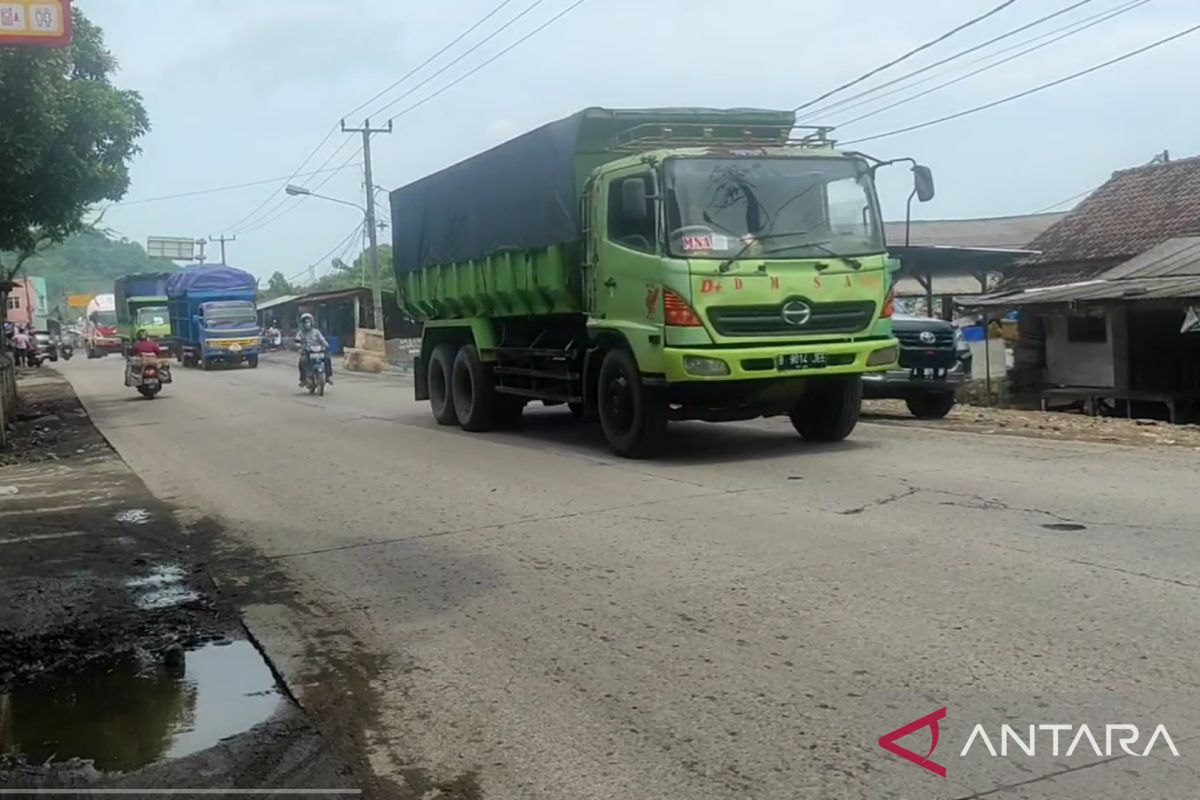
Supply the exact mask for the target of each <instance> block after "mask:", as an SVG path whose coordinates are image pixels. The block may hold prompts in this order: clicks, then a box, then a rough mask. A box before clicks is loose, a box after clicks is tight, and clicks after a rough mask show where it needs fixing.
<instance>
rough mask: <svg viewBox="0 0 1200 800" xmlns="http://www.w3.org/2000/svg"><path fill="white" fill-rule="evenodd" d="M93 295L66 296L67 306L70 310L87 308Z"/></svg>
mask: <svg viewBox="0 0 1200 800" xmlns="http://www.w3.org/2000/svg"><path fill="white" fill-rule="evenodd" d="M95 296H96V295H94V294H69V295H67V305H68V306H70V307H71V308H87V305H88V303H90V302H92V298H93V297H95Z"/></svg>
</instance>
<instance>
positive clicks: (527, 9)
mask: <svg viewBox="0 0 1200 800" xmlns="http://www.w3.org/2000/svg"><path fill="white" fill-rule="evenodd" d="M544 2H546V0H533V2H532V3H530V4H529V5H528V6H526V7H525V8H524V9H522V10H521V11H520V12H519V13H518V14H517V15H516V16H515V17H513V18H512V19H510V20H509V21H508V22H506V23H504V24H503V25H501V26H500V27H499V28H497V29H496V30H494V31H492V32H491V33H489V34H488V35H487V36H485V37H483V38H482V39H480V40H479V41H478V42H476V43H475V44H473V45H471V46H470V47H468V48H467V49H466V50H465V51H464V52H463V53H462V54H460V55H459V56H458V57H457V58H455V59H454V60H453V61H451V62H450V63H449V64H444V65H442V66H441V67H439V68H438V69H437V70H435V71H434V72H433V74H431V75H427V76H426V77H425V78H424V79H423V80H421V81H420V82H419V83H417V85H416V86H412V87H410V88H409V89H408V90H406V91H405V92H404V93H403V94H402V95H400V96H399V97H396V98H394V99H393V100H392V101H391V102H389V103H386V104H384V105H383V106H381V107H380V108H378V109H376V110H375V111H374V112H373V113H371V114H370V116H372V117H378V116H380V115H381V114H383V112H384V111H387V110H388V109H389V108H391V107H392V106H394V105H396V104H397V103H399V102H400V101H401V100H403V99H404V98H406V97H408V96H409V95H411V94H412V93H413V92H415V91H417V89H420V88H421V87H422V86H424V85H425V84H427V83H429V82H430V81H432V80H433V79H434V78H436V77H437V76H439V75H441V74H442V73H444V72H445V71H446V70H448V69H450V68H451V67H453V66H454V65H455V64H457V63H458V62H460V61H462V60H463V59H464V58H466V57H467V56H469V55H471V53H474V52H475V51H476V50H478V49H479V48H480V47H483V46H484V45H485V44H487V43H488V42H490V41H491V40H492V39H495V38H496V37H497V36H499V35H500V34H501V33H503V32H504V31H506V30H507V29H508V28H510V27H512V25H513V24H514V23H516V22H517V21H519V20H520V19H521V18H522V17H524V16H525V15H526V14H528V13H529V12H531V11H533V10H534V9H535V8H537V7H538V6H540V5H541V4H542V3H544Z"/></svg>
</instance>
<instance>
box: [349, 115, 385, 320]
mask: <svg viewBox="0 0 1200 800" xmlns="http://www.w3.org/2000/svg"><path fill="white" fill-rule="evenodd" d="M391 132H392V121H391V120H390V119H389V120H388V124H387V127H386V128H372V127H371V120H369V119H367V120H363V126H362V127H361V128H347V127H346V120H342V133H361V134H362V137H363V170H364V172H365V173H366V176H365V177H366V181H367V219H366V222H365V224H366V226H367V236H368V237H369V241H370V245H371V294H372V296H373V297H372V299H373V300H374V306H375V330H377V331H382V330H383V284H382V282H381V281H380V279H379V241H378V238H379V237H378V236H377V235H376V230H375V192H374V186H375V182H374V180H372V177H371V134H373V133H391Z"/></svg>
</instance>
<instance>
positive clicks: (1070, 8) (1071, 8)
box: [797, 0, 1093, 122]
mask: <svg viewBox="0 0 1200 800" xmlns="http://www.w3.org/2000/svg"><path fill="white" fill-rule="evenodd" d="M1091 2H1093V0H1078V2H1076V3H1073V4H1072V5H1069V6H1067V7H1066V8H1060V9H1059V10H1058V11H1055V12H1054V13H1052V14H1047V15H1046V16H1044V17H1040V18H1038V19H1035V20H1034V21H1033V22H1028V23H1026V24H1024V25H1022V26H1021V27H1019V28H1013V29H1012V30H1010V31H1007V32H1005V33H1002V34H1000V35H999V36H996V37H993V38H991V39H988V40H987V41H986V42H982V43H980V44H977V45H975V46H973V47H968V48H967V49H965V50H959V51H958V52H957V53H955V54H954V55H951V56H946V57H945V58H943V59H942V60H941V61H935V62H933V63H932V64H927V65H925V66H923V67H920V68H919V69H914V70H913V71H912V72H907V73H905V74H904V75H901V76H900V77H898V78H892V79H891V80H890V81H885V82H884V83H881V84H878V85H876V86H872V87H871V88H869V89H864V90H863V91H861V92H859V93H858V94H852V95H850V96H849V97H844V98H842V99H841V100H834V101H833V102H832V103H830V104H829V105H827V106H822V107H821V108H814V109H813V110H811V111H808V112H806V113H804V114H803V115H801V118H800V119H798V120H797V122H803V121H804V120H806V119H811V118H812V117H814V116H817V115H819V114H826V113H828V112H830V111H832V110H833V109H835V108H841V107H843V106H845V105H846V104H847V103H850V102H853V101H854V100H857V99H859V98H860V97H866V96H868V95H872V94H875V93H876V92H878V91H879V90H880V89H886V88H887V87H889V86H894V85H895V84H897V83H900V82H901V81H906V80H908V79H909V78H912V77H914V76H916V75H920V74H921V73H923V72H928V71H929V70H931V69H937V68H938V67H940V66H942V65H943V64H949V63H950V62H951V61H956V60H958V59H960V58H962V57H963V56H966V55H970V54H971V53H975V52H978V51H979V50H982V49H984V48H985V47H991V46H992V45H994V44H995V43H996V42H1000V41H1003V40H1005V39H1007V38H1009V37H1010V36H1016V35H1017V34H1018V33H1022V32H1024V31H1027V30H1029V29H1030V28H1036V27H1037V26H1038V25H1041V24H1042V23H1043V22H1048V21H1050V20H1052V19H1054V18H1055V17H1061V16H1062V15H1063V14H1067V13H1069V12H1071V11H1074V10H1075V9H1077V8H1079V7H1080V6H1085V5H1087V4H1088V3H1091Z"/></svg>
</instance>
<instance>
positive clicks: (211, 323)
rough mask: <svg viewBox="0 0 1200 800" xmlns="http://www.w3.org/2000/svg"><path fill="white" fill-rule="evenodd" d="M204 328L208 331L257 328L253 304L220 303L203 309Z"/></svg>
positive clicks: (256, 317)
mask: <svg viewBox="0 0 1200 800" xmlns="http://www.w3.org/2000/svg"><path fill="white" fill-rule="evenodd" d="M204 327H205V328H208V329H209V330H233V329H236V328H257V327H258V316H257V315H256V313H255V310H254V304H253V303H220V304H216V305H211V306H208V305H206V306H205V307H204Z"/></svg>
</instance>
